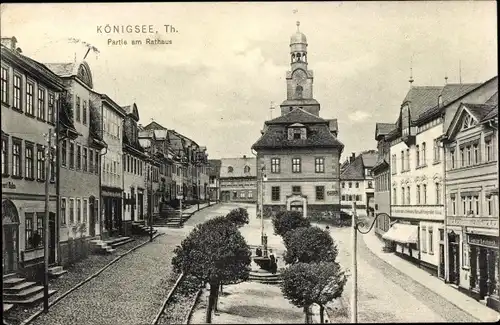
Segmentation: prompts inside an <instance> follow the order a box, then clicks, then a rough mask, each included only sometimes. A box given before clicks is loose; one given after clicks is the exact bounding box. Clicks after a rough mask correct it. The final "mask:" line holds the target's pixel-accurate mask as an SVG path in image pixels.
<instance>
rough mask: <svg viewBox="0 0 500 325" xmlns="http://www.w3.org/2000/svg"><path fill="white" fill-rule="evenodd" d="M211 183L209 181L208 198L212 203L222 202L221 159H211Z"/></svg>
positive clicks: (209, 162)
mask: <svg viewBox="0 0 500 325" xmlns="http://www.w3.org/2000/svg"><path fill="white" fill-rule="evenodd" d="M208 164H209V167H208V168H209V172H208V176H209V181H208V192H209V193H208V196H209V197H210V200H211V201H219V200H220V167H221V160H220V159H209V160H208Z"/></svg>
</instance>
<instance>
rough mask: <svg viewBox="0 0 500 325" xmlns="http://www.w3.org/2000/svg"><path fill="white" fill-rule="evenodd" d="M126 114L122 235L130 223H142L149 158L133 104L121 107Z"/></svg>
mask: <svg viewBox="0 0 500 325" xmlns="http://www.w3.org/2000/svg"><path fill="white" fill-rule="evenodd" d="M122 108H123V109H124V111H125V113H126V116H125V119H124V124H123V201H124V204H123V221H122V224H121V225H119V229H121V231H122V233H123V234H125V235H127V234H129V233H130V228H131V226H132V222H134V221H144V217H145V215H146V204H147V202H146V200H147V192H146V186H145V183H146V182H145V178H146V176H147V175H146V173H145V167H146V165H145V161H146V160H147V159H148V158H149V156H148V155H147V154H146V152H145V150H144V148H143V147H142V146H141V144H140V143H139V128H138V124H137V122H138V121H139V111H138V109H137V105H136V104H135V103H133V104H132V105H129V106H124V107H122Z"/></svg>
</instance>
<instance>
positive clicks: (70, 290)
mask: <svg viewBox="0 0 500 325" xmlns="http://www.w3.org/2000/svg"><path fill="white" fill-rule="evenodd" d="M161 235H163V233H157V234H155V235H154V236H153V239H155V238H157V237H159V236H161ZM148 243H150V241H149V240H148V241H146V242H144V243H142V244H139V245H137V246H135V247H133V248H131V249H129V250H128V251H126V252H125V253H123V254H121V255H119V256H117V257H116V258H115V259H113V260H112V261H111V262H109V263H108V264H106V265H105V266H104V267H103V268H101V269H100V270H99V271H97V272H96V273H94V274H92V275H91V276H89V277H88V278H86V279H85V280H83V281H82V282H80V283H78V284H77V285H76V286H74V287H73V288H71V289H69V290H68V291H66V292H65V293H64V294H62V295H61V296H59V297H57V298H56V299H55V300H54V301H52V302H50V303H49V308H50V307H52V306H54V305H55V304H57V303H58V302H59V301H61V300H62V299H63V298H64V297H66V296H67V295H69V294H70V293H72V292H73V291H75V290H76V289H78V288H80V287H81V286H82V285H84V284H85V283H87V282H89V281H90V280H92V279H93V278H95V277H97V276H98V275H99V274H101V273H102V272H104V271H105V270H106V269H107V268H109V267H110V266H111V265H113V264H115V263H116V262H118V261H119V260H120V259H121V258H122V257H124V256H125V255H128V254H129V253H132V252H133V251H135V250H136V249H138V248H141V247H142V246H144V245H146V244H148ZM49 311H50V309H49ZM41 314H43V307H42V308H41V309H40V310H39V311H37V312H36V313H34V314H33V315H31V316H30V317H28V318H27V319H25V320H24V321H22V322H21V323H20V324H19V325H28V324H30V323H31V322H32V321H34V320H35V319H36V318H38V317H39V316H40V315H41Z"/></svg>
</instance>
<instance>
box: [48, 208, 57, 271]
mask: <svg viewBox="0 0 500 325" xmlns="http://www.w3.org/2000/svg"><path fill="white" fill-rule="evenodd" d="M49 215H50V218H49V231H50V237H49V264H54V263H55V262H56V247H57V240H56V239H57V238H56V215H55V213H53V212H50V214H49Z"/></svg>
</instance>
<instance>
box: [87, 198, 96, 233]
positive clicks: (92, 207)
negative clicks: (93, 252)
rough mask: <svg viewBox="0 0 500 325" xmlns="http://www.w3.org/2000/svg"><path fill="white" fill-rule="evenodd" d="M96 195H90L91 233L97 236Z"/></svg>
mask: <svg viewBox="0 0 500 325" xmlns="http://www.w3.org/2000/svg"><path fill="white" fill-rule="evenodd" d="M95 214H96V206H95V197H93V196H91V197H89V235H90V237H94V236H95V218H96V215H95Z"/></svg>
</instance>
